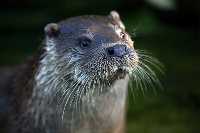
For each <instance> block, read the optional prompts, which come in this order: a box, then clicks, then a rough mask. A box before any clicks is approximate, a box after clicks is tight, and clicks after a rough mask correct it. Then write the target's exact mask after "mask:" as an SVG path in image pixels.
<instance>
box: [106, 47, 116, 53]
mask: <svg viewBox="0 0 200 133" xmlns="http://www.w3.org/2000/svg"><path fill="white" fill-rule="evenodd" d="M107 52H108V55H114V54H115V51H114V48H108V49H107Z"/></svg>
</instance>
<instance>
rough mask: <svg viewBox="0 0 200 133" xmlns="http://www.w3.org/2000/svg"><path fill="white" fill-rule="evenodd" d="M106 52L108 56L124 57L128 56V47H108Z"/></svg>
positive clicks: (119, 45)
mask: <svg viewBox="0 0 200 133" xmlns="http://www.w3.org/2000/svg"><path fill="white" fill-rule="evenodd" d="M106 51H107V54H108V55H109V56H112V57H123V56H124V55H126V54H128V50H127V46H126V45H121V44H117V45H114V46H112V47H108V48H107V49H106Z"/></svg>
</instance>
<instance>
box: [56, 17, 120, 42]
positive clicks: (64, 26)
mask: <svg viewBox="0 0 200 133" xmlns="http://www.w3.org/2000/svg"><path fill="white" fill-rule="evenodd" d="M115 21H117V20H113V19H111V18H109V17H105V16H93V15H91V16H80V17H74V18H70V19H67V20H65V21H62V22H60V23H59V28H60V33H61V34H63V35H64V36H66V37H67V36H68V37H70V36H73V37H75V36H81V35H87V34H88V35H92V36H95V37H96V40H98V39H100V40H101V41H113V42H116V41H119V39H120V32H122V31H124V29H122V28H121V27H120V25H119V24H118V23H117V22H115ZM102 39H103V40H102Z"/></svg>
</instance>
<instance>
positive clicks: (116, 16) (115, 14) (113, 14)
mask: <svg viewBox="0 0 200 133" xmlns="http://www.w3.org/2000/svg"><path fill="white" fill-rule="evenodd" d="M108 17H109V18H110V19H112V20H113V21H115V22H116V23H117V24H118V25H119V26H120V28H122V29H124V30H125V26H124V24H123V22H122V21H121V19H120V15H119V13H118V12H117V11H111V12H110V14H109V15H108Z"/></svg>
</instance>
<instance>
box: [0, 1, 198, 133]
mask: <svg viewBox="0 0 200 133" xmlns="http://www.w3.org/2000/svg"><path fill="white" fill-rule="evenodd" d="M152 1H154V2H153V3H152ZM160 2H162V3H161V4H159V3H160ZM170 2H171V3H170ZM113 9H114V10H117V11H118V12H119V13H120V15H121V18H122V20H123V21H124V23H125V25H126V29H127V30H128V32H129V33H130V34H131V35H132V36H133V39H134V40H135V47H136V48H137V49H145V50H148V51H150V52H152V53H153V54H154V56H156V57H157V58H158V59H159V60H160V61H161V62H162V63H163V64H164V65H165V68H166V71H165V73H166V74H165V76H164V77H161V81H162V82H163V85H164V89H163V90H161V89H157V91H156V94H155V93H153V91H152V90H151V89H148V90H146V91H145V93H144V94H143V93H142V91H140V90H138V91H135V95H136V96H135V98H133V97H132V96H131V95H130V97H129V106H128V115H127V121H128V130H127V132H128V133H200V87H199V86H200V85H199V83H200V46H199V45H200V1H199V0H146V1H145V0H98V1H95V0H72V1H69V0H54V1H53V0H1V2H0V65H1V66H8V65H9V66H10V65H16V64H19V63H21V62H23V61H24V60H25V59H26V58H27V57H28V56H30V55H32V54H33V53H34V52H36V51H37V48H38V46H39V45H40V44H41V42H42V39H43V37H44V35H43V28H44V26H45V25H46V24H47V23H49V22H58V21H60V20H62V19H65V18H67V17H70V16H77V15H84V14H99V15H107V14H108V13H109V12H110V11H111V10H113Z"/></svg>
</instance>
